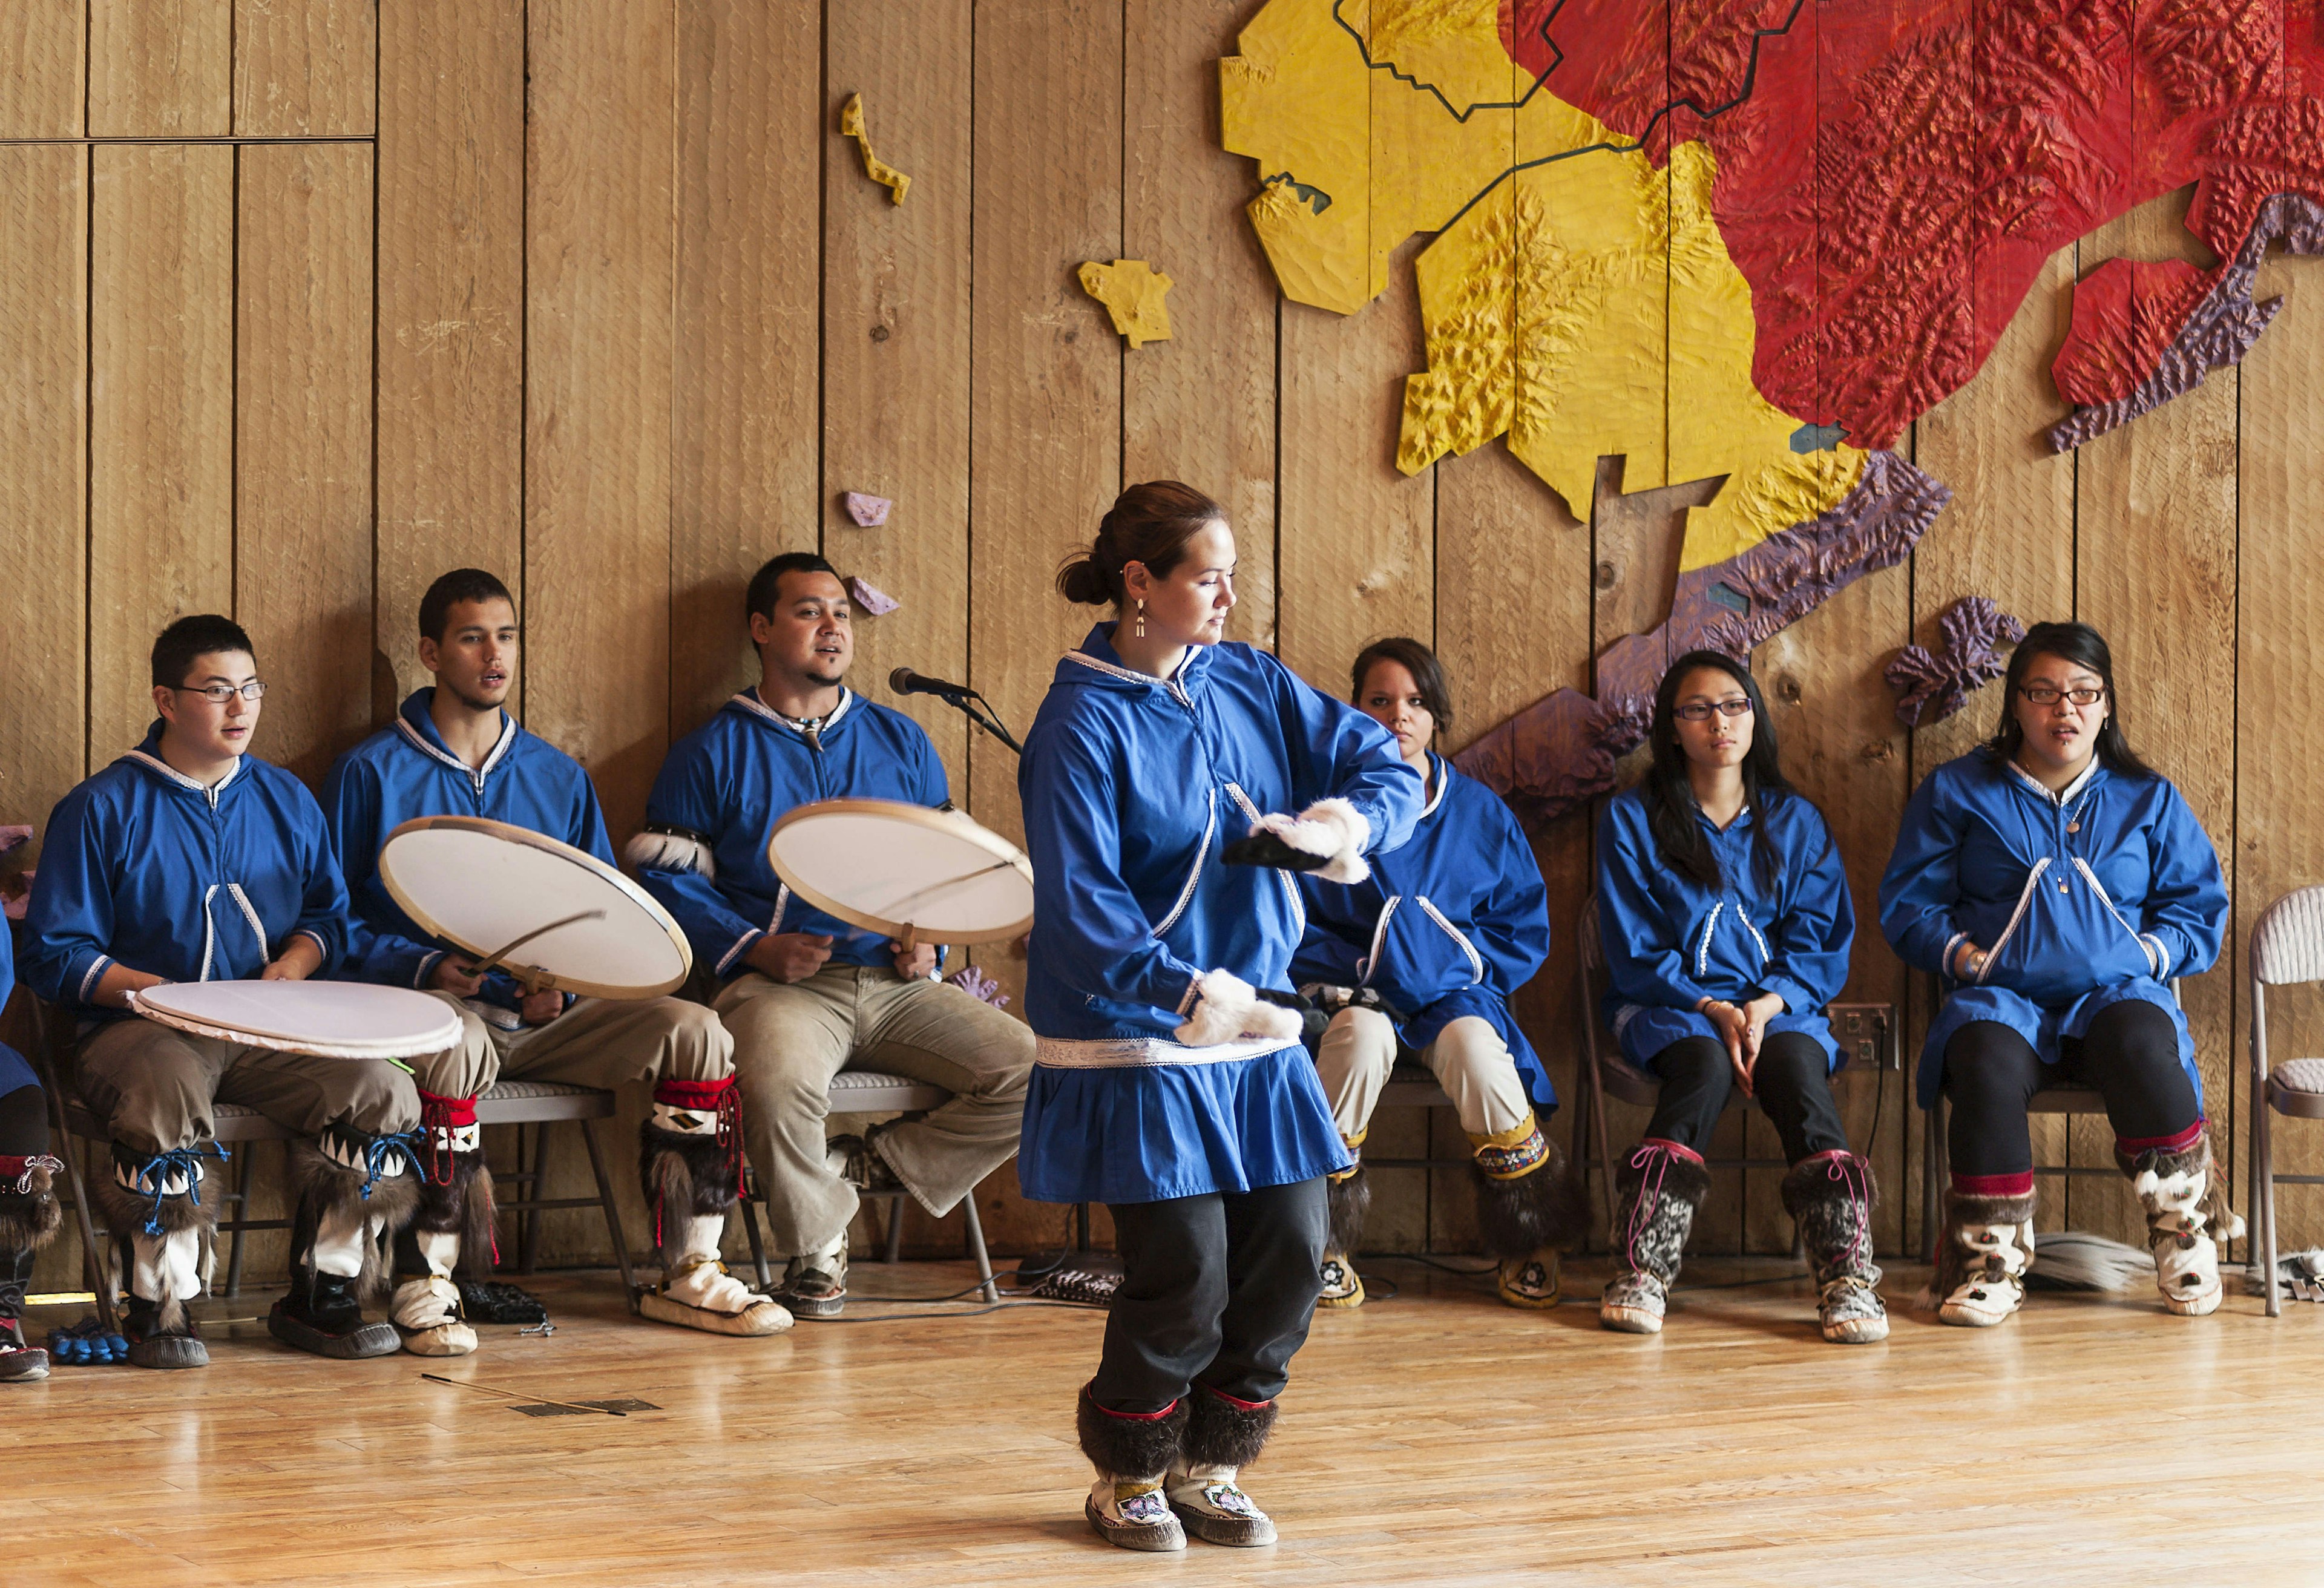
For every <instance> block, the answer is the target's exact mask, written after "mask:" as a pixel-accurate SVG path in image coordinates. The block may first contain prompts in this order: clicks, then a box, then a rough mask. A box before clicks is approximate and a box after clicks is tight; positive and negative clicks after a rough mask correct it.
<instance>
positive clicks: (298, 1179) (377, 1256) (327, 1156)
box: [290, 1125, 420, 1303]
mask: <svg viewBox="0 0 2324 1588" xmlns="http://www.w3.org/2000/svg"><path fill="white" fill-rule="evenodd" d="M290 1158H291V1191H292V1193H293V1195H294V1196H295V1197H296V1199H297V1200H296V1207H297V1211H296V1213H295V1214H293V1215H292V1219H291V1267H292V1269H293V1271H294V1273H295V1272H296V1271H297V1270H298V1269H300V1267H301V1265H303V1264H304V1263H306V1261H307V1260H308V1259H309V1253H310V1252H311V1251H313V1249H314V1244H315V1236H316V1232H317V1231H318V1230H319V1229H321V1228H322V1225H323V1223H324V1222H325V1221H326V1220H327V1219H329V1218H331V1217H332V1215H334V1214H337V1215H340V1216H341V1217H343V1218H344V1217H347V1216H351V1215H354V1214H357V1213H361V1214H364V1216H366V1217H367V1218H371V1219H376V1220H378V1221H379V1235H380V1237H381V1238H380V1239H376V1240H374V1239H371V1238H368V1237H366V1239H365V1240H364V1243H363V1246H364V1258H363V1271H362V1272H361V1273H360V1274H358V1275H357V1276H356V1279H355V1294H356V1296H357V1297H359V1298H360V1299H362V1300H364V1301H366V1302H373V1303H376V1302H380V1301H383V1300H385V1299H386V1297H387V1293H388V1290H389V1288H390V1287H391V1283H392V1278H393V1276H392V1273H391V1271H390V1269H391V1268H392V1264H391V1263H389V1262H388V1261H387V1260H386V1259H387V1252H388V1251H389V1249H390V1248H391V1246H392V1242H393V1241H394V1238H395V1236H396V1234H397V1233H399V1232H400V1231H401V1230H402V1228H403V1226H404V1225H406V1224H408V1223H410V1222H411V1220H412V1216H413V1215H414V1214H417V1213H418V1212H419V1211H420V1175H419V1173H418V1172H417V1170H418V1168H419V1165H418V1161H417V1160H416V1159H413V1157H412V1156H411V1149H410V1142H409V1141H408V1140H405V1139H404V1138H401V1137H396V1136H372V1135H368V1134H366V1133H364V1131H356V1130H353V1129H351V1128H349V1127H347V1126H346V1125H331V1126H328V1127H327V1128H326V1129H325V1131H324V1132H323V1136H322V1139H321V1140H320V1141H305V1140H300V1141H293V1142H291V1153H290ZM351 1160H352V1161H351ZM357 1164H361V1165H362V1166H363V1167H362V1168H357V1167H355V1166H356V1165H357Z"/></svg>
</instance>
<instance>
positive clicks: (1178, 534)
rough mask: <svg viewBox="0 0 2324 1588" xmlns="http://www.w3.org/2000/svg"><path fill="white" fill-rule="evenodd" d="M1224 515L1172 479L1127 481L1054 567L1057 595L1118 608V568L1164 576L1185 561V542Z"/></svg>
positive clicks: (1225, 513) (1209, 502) (1210, 501)
mask: <svg viewBox="0 0 2324 1588" xmlns="http://www.w3.org/2000/svg"><path fill="white" fill-rule="evenodd" d="M1226 515H1227V510H1226V509H1225V508H1223V507H1221V506H1220V505H1219V504H1218V503H1215V502H1213V501H1212V500H1211V499H1210V498H1209V497H1208V496H1205V495H1203V494H1202V493H1201V492H1200V491H1197V490H1195V489H1194V486H1192V485H1183V484H1181V483H1180V482H1178V481H1176V480H1148V481H1147V482H1146V483H1145V484H1144V485H1132V486H1130V489H1128V490H1127V491H1124V492H1123V493H1122V494H1120V495H1119V496H1117V497H1115V498H1114V501H1113V505H1112V506H1111V508H1108V509H1107V510H1106V514H1105V517H1104V518H1103V519H1102V520H1101V521H1100V522H1099V523H1098V526H1097V535H1096V537H1095V538H1094V539H1093V540H1091V541H1090V547H1089V549H1088V550H1087V551H1076V552H1074V554H1073V555H1072V556H1071V557H1069V558H1067V559H1065V566H1064V567H1063V568H1059V569H1058V570H1057V594H1058V595H1063V596H1064V597H1065V599H1066V600H1068V601H1077V602H1083V603H1086V604H1087V605H1091V606H1105V605H1114V606H1119V605H1121V602H1122V587H1121V570H1122V569H1123V568H1126V567H1128V566H1129V565H1130V564H1131V563H1133V562H1142V563H1144V564H1145V565H1146V571H1147V572H1148V573H1149V574H1151V575H1153V576H1154V577H1156V578H1157V579H1159V578H1163V577H1167V575H1168V574H1169V572H1170V570H1171V569H1172V568H1176V567H1177V566H1178V564H1179V563H1181V562H1183V561H1184V560H1185V556H1186V542H1187V541H1189V540H1193V539H1194V537H1195V536H1196V535H1198V534H1200V533H1201V532H1202V529H1203V525H1204V524H1207V523H1211V522H1214V521H1217V520H1222V519H1224V518H1225V517H1226Z"/></svg>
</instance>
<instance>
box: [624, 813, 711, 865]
mask: <svg viewBox="0 0 2324 1588" xmlns="http://www.w3.org/2000/svg"><path fill="white" fill-rule="evenodd" d="M622 861H623V862H624V863H627V865H628V866H629V868H630V869H631V870H632V871H633V872H645V871H654V872H694V873H695V874H696V875H697V876H700V877H705V878H715V877H716V876H717V875H718V862H717V859H716V858H715V856H714V855H713V854H711V852H710V840H709V839H707V838H705V837H704V836H702V835H701V834H700V833H692V832H688V831H687V829H686V828H684V827H673V826H667V825H666V824H664V823H660V822H648V823H647V824H646V827H645V831H643V832H641V833H640V834H639V835H638V836H636V837H634V838H632V839H631V840H630V841H629V842H628V843H627V844H625V845H622Z"/></svg>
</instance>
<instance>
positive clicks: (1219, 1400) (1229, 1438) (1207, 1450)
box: [1185, 1384, 1277, 1467]
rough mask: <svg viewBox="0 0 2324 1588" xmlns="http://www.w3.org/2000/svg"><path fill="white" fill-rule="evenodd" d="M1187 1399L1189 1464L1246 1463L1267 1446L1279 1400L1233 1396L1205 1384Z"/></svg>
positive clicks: (1191, 1465)
mask: <svg viewBox="0 0 2324 1588" xmlns="http://www.w3.org/2000/svg"><path fill="white" fill-rule="evenodd" d="M1186 1399H1187V1401H1188V1402H1189V1405H1188V1407H1187V1413H1186V1440H1185V1463H1186V1465H1187V1466H1189V1467H1247V1466H1249V1465H1250V1463H1253V1462H1255V1461H1257V1460H1258V1459H1259V1452H1260V1451H1262V1450H1264V1449H1266V1448H1267V1436H1268V1434H1269V1433H1271V1432H1273V1431H1274V1428H1275V1408H1276V1406H1277V1402H1275V1401H1272V1400H1263V1401H1259V1402H1258V1403H1256V1404H1254V1403H1252V1402H1250V1401H1247V1400H1234V1399H1229V1398H1228V1397H1226V1396H1224V1395H1222V1394H1220V1393H1219V1392H1218V1391H1217V1390H1213V1389H1211V1388H1210V1387H1209V1386H1208V1385H1204V1384H1197V1385H1195V1386H1194V1390H1193V1392H1192V1393H1191V1394H1189V1395H1188V1396H1187V1397H1186Z"/></svg>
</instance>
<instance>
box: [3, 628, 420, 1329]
mask: <svg viewBox="0 0 2324 1588" xmlns="http://www.w3.org/2000/svg"><path fill="white" fill-rule="evenodd" d="M265 693H266V686H265V685H264V684H263V683H262V682H261V681H260V680H259V677H258V664H257V661H256V660H255V659H254V657H253V655H252V652H251V646H250V637H249V636H248V635H247V634H244V632H242V630H241V629H240V628H239V627H238V626H237V625H235V623H233V622H232V620H230V619H227V618H223V617H217V616H213V615H204V616H199V617H187V618H180V619H179V620H178V621H177V622H176V623H171V625H170V626H169V627H168V628H166V629H164V630H162V631H161V638H160V639H158V640H156V641H155V642H153V704H154V706H155V707H156V709H158V710H159V711H160V712H161V719H160V720H159V721H157V722H156V723H154V725H152V728H150V729H149V730H148V731H147V732H146V734H145V740H144V743H141V744H140V745H138V747H137V748H136V749H134V750H133V751H131V752H129V753H128V754H126V755H124V756H123V757H122V758H121V759H120V760H118V761H116V762H114V763H113V764H112V765H111V766H109V767H106V769H105V770H104V771H101V772H99V773H97V775H96V776H95V777H93V778H90V779H89V780H88V781H87V782H84V783H82V784H81V785H80V786H79V787H78V788H77V789H73V790H72V792H71V793H69V794H67V795H66V796H65V797H64V799H61V800H60V801H59V802H58V803H57V808H56V812H55V814H54V815H53V816H51V817H50V818H49V830H48V836H47V841H46V843H45V844H44V845H43V846H42V852H41V866H40V871H39V872H38V873H37V875H36V876H35V878H34V880H33V883H32V905H31V909H30V911H29V917H28V922H27V924H28V926H29V927H30V928H31V937H30V941H29V944H28V946H27V947H26V949H25V956H24V981H25V983H26V984H27V985H28V986H30V987H32V990H33V991H35V992H38V993H40V995H41V996H42V997H43V998H46V999H48V1000H49V1001H50V1002H52V1003H55V1004H58V1005H60V1007H62V1008H64V1009H66V1010H69V1011H71V1012H73V1013H74V1014H76V1015H78V1017H79V1019H80V1067H79V1086H80V1093H81V1095H82V1096H83V1097H84V1098H85V1099H86V1100H87V1101H88V1105H89V1107H90V1108H91V1109H92V1110H93V1111H95V1112H96V1113H97V1114H98V1115H99V1116H101V1117H102V1118H103V1119H104V1120H105V1121H106V1126H107V1129H108V1131H110V1133H111V1135H112V1138H113V1174H112V1175H111V1177H108V1178H106V1179H102V1180H100V1181H99V1182H98V1183H97V1186H96V1187H95V1194H96V1196H97V1200H98V1203H99V1205H101V1207H102V1208H103V1211H104V1213H105V1216H106V1223H108V1224H109V1225H111V1227H112V1229H113V1231H114V1233H115V1238H116V1239H117V1240H118V1242H120V1244H121V1246H122V1248H123V1264H122V1267H123V1270H124V1274H125V1275H126V1277H127V1279H128V1287H129V1298H128V1308H127V1311H128V1316H127V1318H126V1321H125V1323H124V1326H123V1331H122V1332H123V1333H124V1334H126V1335H127V1336H128V1337H129V1360H130V1361H131V1362H134V1363H136V1364H137V1365H138V1366H140V1367H149V1368H193V1367H201V1366H204V1365H206V1364H207V1363H208V1361H209V1356H208V1352H207V1350H206V1349H205V1348H204V1346H203V1344H202V1343H201V1340H200V1338H199V1336H198V1334H197V1332H196V1330H195V1327H194V1324H193V1320H192V1319H191V1318H190V1317H189V1316H188V1315H187V1312H186V1303H187V1302H188V1301H190V1300H191V1299H193V1297H196V1296H197V1295H198V1294H199V1293H200V1292H201V1289H202V1287H203V1286H204V1284H205V1283H206V1282H207V1280H208V1273H209V1254H210V1233H211V1229H212V1226H213V1225H215V1224H216V1223H217V1198H216V1197H215V1196H213V1197H210V1198H208V1199H207V1200H206V1199H205V1198H204V1197H203V1196H202V1181H203V1178H204V1174H203V1162H202V1160H203V1159H205V1158H210V1159H218V1160H223V1159H225V1157H226V1152H225V1151H224V1149H221V1148H219V1147H218V1146H217V1143H216V1142H215V1141H214V1140H212V1139H211V1134H212V1131H213V1130H214V1128H215V1127H214V1120H213V1114H212V1109H213V1107H214V1105H215V1104H217V1103H239V1104H242V1105H243V1106H244V1107H248V1108H254V1109H256V1110H258V1112H259V1113H263V1114H264V1115H266V1116H267V1117H268V1118H269V1119H271V1120H273V1121H274V1122H276V1123H278V1124H281V1125H283V1126H286V1127H288V1128H289V1129H291V1130H293V1131H298V1132H299V1134H300V1138H301V1139H300V1140H299V1141H297V1142H295V1143H293V1144H292V1147H291V1164H292V1169H293V1177H294V1178H295V1180H296V1182H297V1195H298V1211H297V1213H296V1214H295V1216H294V1221H293V1228H292V1233H291V1294H290V1295H289V1296H288V1297H284V1298H283V1299H282V1300H281V1301H278V1302H276V1303H275V1304H274V1310H273V1312H272V1314H271V1315H270V1316H269V1317H268V1319H267V1327H268V1329H269V1331H270V1332H272V1334H273V1335H274V1337H275V1338H276V1339H278V1340H281V1341H283V1342H284V1343H288V1344H291V1345H295V1346H298V1347H299V1348H300V1350H302V1351H311V1352H313V1353H316V1354H317V1355H318V1356H332V1357H359V1356H377V1355H380V1354H382V1353H385V1352H392V1351H393V1350H394V1349H395V1347H396V1338H395V1331H394V1330H393V1329H392V1328H390V1327H388V1326H387V1325H384V1324H379V1323H365V1322H364V1316H363V1307H362V1303H363V1301H364V1299H366V1298H374V1297H378V1296H380V1295H383V1294H384V1291H385V1274H384V1272H383V1269H382V1267H381V1264H380V1260H379V1253H380V1252H381V1251H382V1250H383V1245H384V1242H385V1239H386V1237H388V1236H389V1235H391V1234H392V1233H393V1232H394V1231H396V1230H397V1229H399V1228H401V1225H402V1223H403V1222H404V1220H405V1219H407V1218H409V1217H410V1214H411V1210H412V1208H413V1206H414V1205H416V1204H417V1202H418V1199H419V1179H418V1176H417V1175H416V1173H413V1172H411V1171H412V1170H414V1169H416V1167H417V1166H416V1164H415V1163H413V1162H412V1160H411V1155H410V1149H411V1144H410V1140H408V1139H406V1138H405V1136H404V1132H407V1131H410V1129H411V1128H412V1126H414V1125H415V1124H417V1123H418V1122H419V1120H420V1094H418V1093H417V1092H416V1091H414V1090H413V1089H412V1085H411V1078H410V1076H408V1075H407V1074H405V1072H404V1071H403V1070H402V1069H401V1068H399V1067H398V1066H395V1065H393V1064H392V1063H390V1062H388V1061H386V1060H384V1059H364V1060H360V1061H350V1060H346V1059H317V1058H311V1057H306V1056H304V1055H300V1054H296V1053H280V1052H276V1051H273V1050H272V1049H270V1048H256V1047H251V1046H247V1045H244V1044H242V1043H237V1042H228V1041H223V1040H218V1039H213V1038H208V1037H195V1036H189V1035H188V1034H186V1033H184V1032H182V1031H177V1030H173V1029H171V1028H169V1027H167V1026H163V1025H159V1024H157V1023H155V1022H154V1021H152V1020H141V1019H138V1018H136V1017H135V1016H134V1015H133V1014H132V1013H131V1012H130V1009H129V995H130V993H132V992H135V991H138V990H140V989H142V988H146V987H152V986H156V985H158V984H160V983H164V982H222V981H235V980H242V979H249V978H257V979H259V980H263V981H279V980H292V981H295V980H299V979H301V978H303V977H307V976H311V975H314V974H316V973H317V972H318V971H321V970H325V969H327V968H328V967H329V965H331V963H332V961H333V960H335V959H336V958H337V956H338V955H339V954H340V952H341V951H342V950H343V948H344V947H345V946H346V906H347V894H346V885H345V884H344V883H343V882H341V881H340V879H339V868H338V863H337V861H336V860H335V859H334V858H333V856H332V853H331V836H330V832H329V830H328V829H327V827H326V826H324V824H323V812H322V809H321V808H320V807H318V805H316V803H315V797H314V796H313V795H312V794H309V792H307V788H306V785H305V784H303V783H301V782H300V781H299V780H298V779H297V778H295V777H292V776H291V774H290V773H289V772H287V771H283V770H282V769H281V768H280V767H277V766H272V765H270V764H268V763H267V762H263V761H260V760H258V759H256V758H255V757H254V756H252V755H251V754H250V753H249V751H250V746H251V741H252V739H253V737H254V735H255V734H256V733H257V731H258V722H259V716H260V707H261V705H262V697H263V696H264V694H265Z"/></svg>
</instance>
